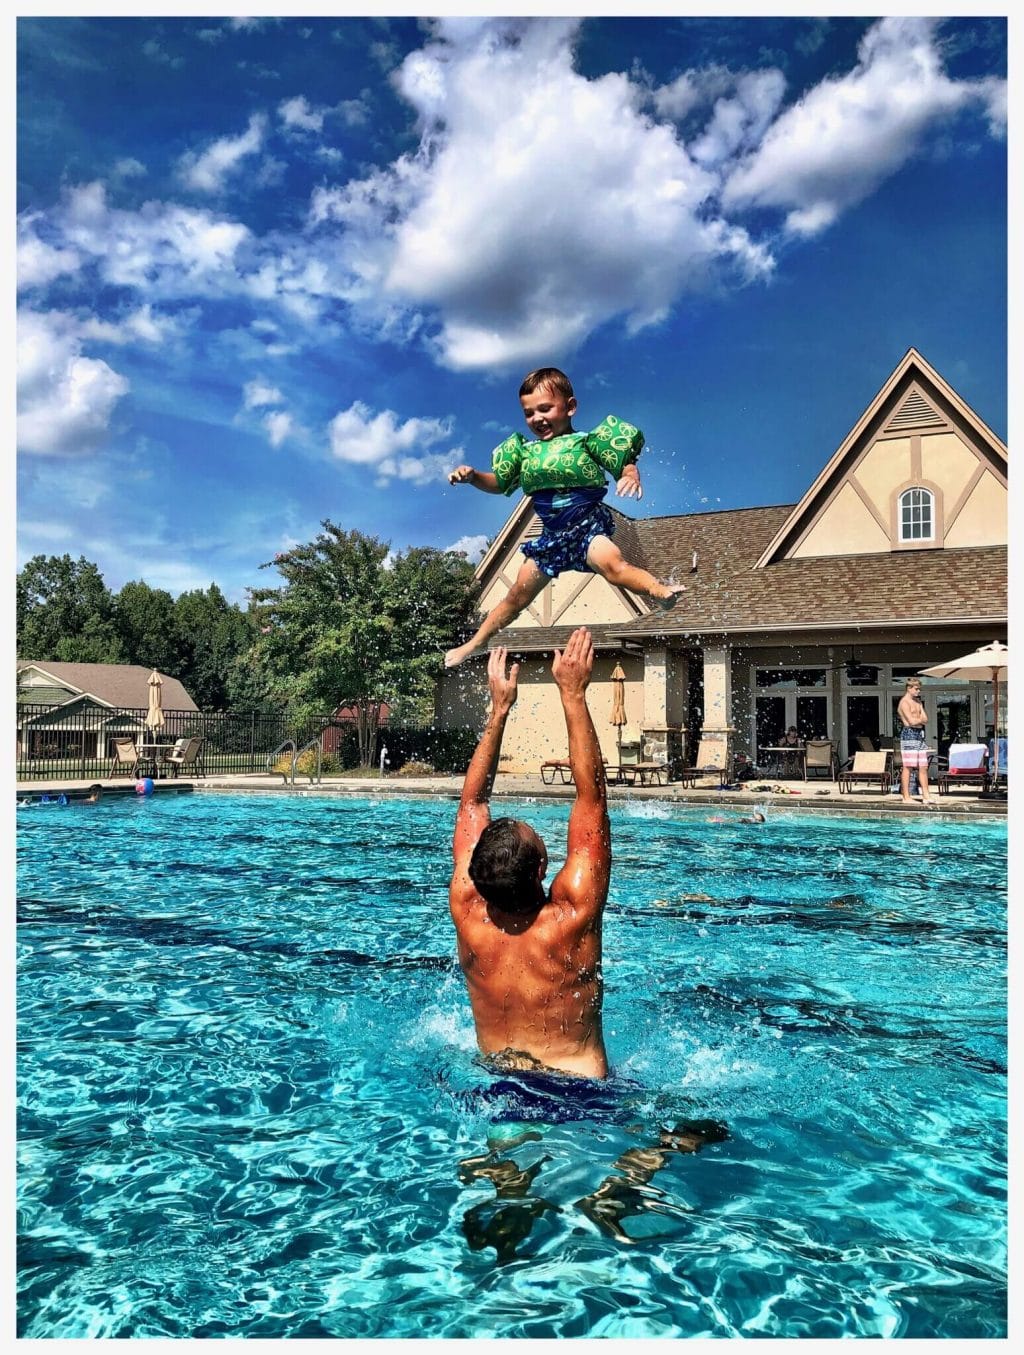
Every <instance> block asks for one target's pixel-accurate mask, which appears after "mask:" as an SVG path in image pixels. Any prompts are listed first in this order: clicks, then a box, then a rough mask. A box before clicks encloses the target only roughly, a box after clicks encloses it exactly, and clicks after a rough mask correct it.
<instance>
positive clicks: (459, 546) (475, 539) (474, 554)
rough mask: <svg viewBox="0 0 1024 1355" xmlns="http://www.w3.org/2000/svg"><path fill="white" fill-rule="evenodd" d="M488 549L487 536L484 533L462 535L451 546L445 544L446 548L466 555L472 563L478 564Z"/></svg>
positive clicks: (457, 553)
mask: <svg viewBox="0 0 1024 1355" xmlns="http://www.w3.org/2000/svg"><path fill="white" fill-rule="evenodd" d="M486 549H487V537H486V536H483V535H482V534H481V535H479V536H460V537H459V539H458V541H453V542H452V544H451V545H450V546H445V550H451V551H454V552H455V554H456V555H465V557H466V559H467V560H468V561H469V563H470V564H471V565H478V564H479V563H480V561H481V560H482V559H483V558H484V552H485V551H486Z"/></svg>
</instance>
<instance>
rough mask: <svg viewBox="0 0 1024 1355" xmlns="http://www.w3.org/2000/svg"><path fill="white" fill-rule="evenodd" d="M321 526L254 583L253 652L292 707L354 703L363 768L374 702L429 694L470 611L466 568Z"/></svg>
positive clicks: (440, 555) (371, 743)
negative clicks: (273, 577) (264, 584)
mask: <svg viewBox="0 0 1024 1355" xmlns="http://www.w3.org/2000/svg"><path fill="white" fill-rule="evenodd" d="M321 525H322V527H323V531H322V532H321V533H320V534H319V535H318V536H317V537H316V539H315V540H314V541H311V542H309V543H308V544H306V545H301V546H296V547H295V548H294V549H293V550H290V551H286V552H283V553H282V554H280V555H278V556H277V557H276V559H275V560H274V561H273V562H272V563H273V566H274V567H275V568H276V569H277V570H278V572H279V573H280V575H281V576H282V578H283V579H284V583H283V585H282V586H281V587H279V588H261V589H254V590H253V592H252V603H253V610H254V612H255V614H256V617H257V620H258V622H259V630H260V635H259V639H258V641H257V650H258V652H259V654H260V656H261V658H262V661H263V662H264V663H265V664H266V668H267V671H268V672H269V673H270V674H271V675H272V678H273V682H274V690H275V692H276V693H277V694H278V695H280V696H283V697H287V698H289V699H290V700H291V702H292V703H293V705H294V706H295V707H297V709H298V710H299V711H301V712H303V713H306V714H317V713H325V712H328V711H333V710H334V709H335V708H336V707H338V706H340V705H350V706H354V707H355V710H356V715H357V727H358V734H359V759H360V762H361V764H362V765H363V766H368V765H369V763H370V761H371V759H372V757H373V753H374V748H375V744H376V736H377V730H378V727H379V722H380V708H381V705H382V704H383V703H384V702H391V703H396V702H397V703H401V702H405V703H410V702H412V703H417V702H419V703H423V702H424V701H425V700H426V699H427V698H428V697H429V695H430V693H431V692H432V689H433V684H434V681H435V680H436V678H437V675H438V672H439V670H440V665H441V655H442V653H443V651H444V649H445V647H446V646H448V645H449V644H450V643H451V640H452V638H453V636H455V635H456V634H457V633H458V631H459V630H460V629H461V628H462V627H463V626H464V625H465V624H466V623H467V622H468V620H469V619H470V616H471V615H472V612H473V607H474V602H475V589H474V585H473V568H472V566H471V565H469V564H467V562H466V561H465V560H464V559H463V558H462V557H460V556H457V555H453V554H452V553H451V552H447V551H436V550H430V549H426V548H422V547H417V548H413V549H410V550H408V551H406V552H404V553H403V554H400V555H397V556H394V557H392V556H391V554H390V551H389V549H388V545H387V543H386V542H384V541H380V540H378V539H377V538H376V537H370V536H365V535H364V534H363V533H362V532H357V531H351V532H347V531H344V530H343V529H342V528H340V527H337V526H336V525H335V524H334V523H332V522H330V521H329V520H328V519H324V521H323V523H322V524H321ZM267 567H269V566H264V568H267Z"/></svg>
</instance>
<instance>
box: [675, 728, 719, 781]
mask: <svg viewBox="0 0 1024 1355" xmlns="http://www.w3.org/2000/svg"><path fill="white" fill-rule="evenodd" d="M721 746H722V745H721V744H720V743H718V742H712V741H711V740H709V739H701V741H700V743H699V744H698V745H697V765H696V766H695V767H681V768H680V769H679V770H678V771H677V772H676V778H677V779H678V780H679V781H681V782H682V783H683V784H684V785H688V786H694V785H696V784H697V778H698V777H701V776H717V777H718V784H719V786H725V785H727V784H728V783H729V781H730V779H731V778H730V775H729V767H728V766H724V767H720V766H718V765H717V763H714V762H712V761H711V759H712V758H713V757H714V756H715V755H716V754H717V752H718V751H719V750H720V749H721Z"/></svg>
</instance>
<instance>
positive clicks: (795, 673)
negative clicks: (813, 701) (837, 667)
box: [756, 668, 828, 691]
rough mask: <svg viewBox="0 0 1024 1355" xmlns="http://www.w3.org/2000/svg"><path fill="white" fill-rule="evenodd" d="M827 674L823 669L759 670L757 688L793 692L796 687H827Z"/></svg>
mask: <svg viewBox="0 0 1024 1355" xmlns="http://www.w3.org/2000/svg"><path fill="white" fill-rule="evenodd" d="M827 678H828V673H827V670H826V669H824V668H759V669H758V670H757V678H756V683H757V686H758V687H760V688H762V689H764V688H766V687H770V688H774V689H776V690H779V689H782V690H785V691H793V690H794V688H796V687H824V686H827Z"/></svg>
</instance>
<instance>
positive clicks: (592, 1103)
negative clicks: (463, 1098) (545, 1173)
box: [475, 1069, 643, 1124]
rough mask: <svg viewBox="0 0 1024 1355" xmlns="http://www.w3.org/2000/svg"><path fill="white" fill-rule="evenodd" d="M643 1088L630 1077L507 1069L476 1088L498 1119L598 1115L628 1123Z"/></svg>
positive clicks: (563, 1119)
mask: <svg viewBox="0 0 1024 1355" xmlns="http://www.w3.org/2000/svg"><path fill="white" fill-rule="evenodd" d="M642 1093H643V1088H642V1087H641V1086H640V1084H639V1083H636V1082H633V1081H631V1080H630V1079H628V1078H620V1077H610V1078H605V1079H601V1078H589V1077H573V1076H570V1075H566V1076H562V1077H560V1076H559V1075H558V1074H557V1073H554V1072H551V1073H541V1072H534V1071H532V1070H529V1071H528V1070H526V1069H516V1070H515V1072H507V1073H505V1074H503V1075H502V1076H501V1077H498V1078H496V1079H495V1080H494V1081H493V1082H491V1083H489V1084H488V1085H486V1086H484V1087H480V1088H478V1089H477V1090H476V1092H475V1096H476V1098H477V1099H478V1103H482V1105H483V1106H486V1107H487V1110H488V1112H489V1118H490V1120H491V1122H492V1123H494V1124H502V1123H508V1122H510V1121H511V1122H512V1123H516V1124H518V1123H520V1122H524V1121H538V1120H539V1121H542V1122H544V1123H547V1124H568V1123H572V1122H573V1121H576V1120H598V1121H603V1122H605V1123H620V1124H626V1123H629V1122H631V1121H632V1120H635V1119H636V1116H637V1101H638V1098H639V1095H640V1094H642Z"/></svg>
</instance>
